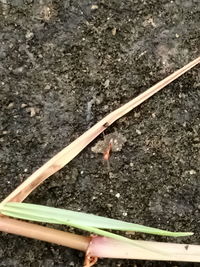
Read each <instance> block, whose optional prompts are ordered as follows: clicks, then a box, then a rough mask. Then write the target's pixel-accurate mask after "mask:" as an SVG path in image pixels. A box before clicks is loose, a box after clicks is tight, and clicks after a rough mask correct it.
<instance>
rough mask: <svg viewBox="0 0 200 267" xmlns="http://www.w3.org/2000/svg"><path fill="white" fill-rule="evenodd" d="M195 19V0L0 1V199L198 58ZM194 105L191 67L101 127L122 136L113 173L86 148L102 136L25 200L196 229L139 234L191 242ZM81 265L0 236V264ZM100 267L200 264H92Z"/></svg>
mask: <svg viewBox="0 0 200 267" xmlns="http://www.w3.org/2000/svg"><path fill="white" fill-rule="evenodd" d="M199 16H200V2H199V0H175V1H165V0H149V1H143V0H142V1H138V0H132V1H130V0H128V1H125V0H124V1H119V0H110V1H109V0H108V1H103V0H101V1H88V0H83V1H73V0H71V1H69V0H66V1H64V0H62V1H45V0H44V1H32V0H27V1H25V0H13V1H9V0H1V1H0V75H1V82H0V103H1V109H0V130H1V135H0V145H1V152H0V162H1V163H0V164H1V168H0V172H1V178H0V186H1V199H3V198H4V197H6V196H7V195H8V194H9V193H10V192H11V191H12V190H13V189H14V188H15V187H16V186H17V185H19V184H20V183H21V182H22V181H23V180H25V179H26V177H28V175H30V174H31V173H32V172H33V171H34V170H36V169H37V168H38V167H40V166H41V165H42V164H43V163H44V162H46V161H47V160H48V159H50V157H51V156H53V155H54V154H56V153H57V152H58V151H59V150H60V149H62V148H63V147H64V146H66V145H67V144H69V143H70V142H71V141H72V140H74V139H75V138H77V137H78V136H79V135H80V134H81V133H83V132H84V131H86V130H87V129H88V128H89V127H90V126H91V125H93V124H94V123H95V122H97V121H98V120H99V119H101V118H102V117H103V116H104V115H106V114H108V113H109V112H110V111H112V110H114V109H115V108H117V107H119V106H120V105H121V104H123V103H126V102H127V101H128V100H130V99H131V98H133V97H135V96H137V95H138V94H139V93H141V92H143V91H144V90H145V89H147V88H148V87H150V86H151V85H153V84H155V83H156V82H158V81H159V80H161V79H163V78H164V77H166V76H167V75H168V74H170V73H172V72H173V71H174V70H176V69H177V68H179V67H181V66H183V65H185V64H186V63H188V62H189V61H190V60H192V59H194V58H195V57H197V56H198V55H199V42H200V35H199ZM199 102H200V72H199V67H198V66H197V67H196V68H194V69H193V70H191V71H189V72H188V73H187V74H185V75H184V76H182V77H181V78H179V79H178V80H177V81H175V82H173V83H172V84H170V85H169V86H168V87H167V88H165V89H164V90H162V91H161V92H159V93H158V94H156V95H155V96H154V97H152V98H151V99H150V100H148V101H147V102H146V103H144V104H142V105H141V106H140V107H138V108H136V109H135V110H134V111H132V112H130V113H129V114H128V115H127V116H125V117H123V118H122V119H120V120H119V121H118V122H116V123H115V124H114V125H113V126H111V127H110V128H108V129H107V130H106V131H105V134H108V133H112V132H117V133H120V134H122V135H123V136H124V137H125V138H126V140H127V141H126V143H125V144H124V146H123V148H122V150H121V151H119V152H115V153H113V154H112V155H111V158H110V169H109V170H108V168H107V165H106V164H104V163H103V162H102V155H101V154H95V153H93V152H92V151H91V147H92V146H94V145H95V144H96V142H97V141H99V140H102V139H103V135H101V136H99V137H98V138H97V139H96V140H95V141H94V142H93V143H92V144H91V145H89V146H88V147H87V148H86V149H85V150H84V151H83V152H82V153H81V154H80V155H79V156H77V157H76V158H75V159H74V160H73V161H72V162H71V163H70V164H68V165H67V166H66V167H65V168H64V169H62V170H61V171H60V172H58V173H56V174H55V175H53V177H51V178H49V179H48V180H47V181H46V182H45V183H44V184H43V185H42V186H40V187H39V188H38V189H37V190H35V191H34V192H33V193H32V194H31V195H30V196H29V197H28V199H26V201H27V202H32V203H38V204H44V205H49V206H55V207H62V208H67V209H72V210H78V211H84V212H90V213H94V214H98V215H103V216H108V217H113V218H118V219H123V220H127V221H131V222H135V223H140V224H144V225H148V226H154V227H159V228H163V229H168V230H172V231H194V232H195V235H194V236H192V237H188V238H179V239H170V238H164V237H153V236H148V235H138V236H137V237H139V238H142V239H146V240H158V241H172V242H188V243H192V244H198V243H199V238H200V234H199V227H200V223H199V217H200V180H199V166H200V150H199V148H200V135H199V134H200V107H199ZM58 228H59V227H58ZM62 229H66V228H65V227H64V228H63V227H62ZM76 232H79V233H82V232H80V231H76ZM83 258H84V255H83V253H81V252H78V251H75V250H71V249H68V248H64V247H60V246H57V245H53V244H48V243H45V242H40V241H37V240H31V239H26V238H23V237H18V236H12V235H9V234H6V233H2V234H1V242H0V266H18V267H22V266H31V267H32V266H48V267H49V266H56V267H58V266H59V267H61V266H82V263H83ZM96 266H135V267H136V266H137V267H139V266H146V267H147V266H155V267H158V266H162V267H164V266H171V267H172V266H199V265H198V264H192V263H190V264H189V263H178V262H176V263H170V262H167V263H166V262H151V261H133V260H110V259H100V260H99V261H98V263H97V264H96Z"/></svg>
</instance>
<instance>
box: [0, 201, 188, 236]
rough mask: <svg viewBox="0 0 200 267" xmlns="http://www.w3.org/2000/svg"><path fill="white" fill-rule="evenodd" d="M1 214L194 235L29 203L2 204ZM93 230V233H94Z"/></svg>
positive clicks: (171, 234) (70, 224) (102, 226)
mask: <svg viewBox="0 0 200 267" xmlns="http://www.w3.org/2000/svg"><path fill="white" fill-rule="evenodd" d="M0 212H1V213H2V214H4V215H7V216H11V217H15V218H20V219H25V220H31V221H38V222H46V223H55V224H65V225H68V226H74V227H77V228H80V229H83V228H84V227H87V229H89V228H91V229H93V228H95V229H97V228H101V229H110V230H119V231H133V232H142V233H146V234H154V235H164V236H172V237H180V236H188V235H192V233H188V232H186V233H184V232H170V231H165V230H161V229H157V228H153V227H147V226H143V225H139V224H133V223H128V222H124V221H120V220H115V219H110V218H106V217H102V216H96V215H93V214H87V213H83V212H76V211H71V210H65V209H59V208H53V207H47V206H42V205H35V204H28V203H15V202H13V203H12V202H10V203H6V204H1V205H0ZM80 222H81V223H80ZM84 229H85V228H84ZM84 229H83V230H84ZM93 230H94V229H93ZM93 230H92V232H94V231H93ZM95 233H97V232H95ZM97 234H98V233H97ZM108 237H110V236H108Z"/></svg>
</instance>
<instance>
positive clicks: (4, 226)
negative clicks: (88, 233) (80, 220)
mask: <svg viewBox="0 0 200 267" xmlns="http://www.w3.org/2000/svg"><path fill="white" fill-rule="evenodd" d="M0 231H3V232H7V233H10V234H15V235H21V236H25V237H29V238H34V239H38V240H42V241H46V242H50V243H55V244H58V245H62V246H65V247H70V248H74V249H77V250H81V251H86V250H87V248H88V245H89V242H90V237H85V236H81V235H76V234H71V233H67V232H63V231H59V230H55V229H52V228H48V227H44V226H41V225H37V224H34V223H28V222H24V221H20V220H15V219H11V218H8V217H5V216H0Z"/></svg>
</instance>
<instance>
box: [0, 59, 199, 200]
mask: <svg viewBox="0 0 200 267" xmlns="http://www.w3.org/2000/svg"><path fill="white" fill-rule="evenodd" d="M199 62H200V57H198V58H197V59H195V60H194V61H192V62H190V63H189V64H187V65H186V66H184V67H183V68H181V69H179V70H177V71H175V72H174V73H173V74H171V75H169V76H168V77H167V78H165V79H164V80H162V81H160V82H159V83H157V84H156V85H154V86H152V87H151V88H149V89H148V90H146V91H145V92H144V93H142V94H140V95H139V96H137V97H136V98H134V99H133V100H131V101H130V102H128V103H127V104H125V105H123V106H122V107H120V108H118V109H116V110H115V111H113V112H111V113H110V114H109V115H107V116H106V117H105V118H103V119H102V120H101V121H99V122H98V123H97V124H95V125H94V126H93V127H92V128H90V129H89V130H88V131H86V132H85V133H84V134H82V135H81V136H80V137H79V138H77V139H76V140H75V141H73V142H72V143H71V144H70V145H68V146H67V147H66V148H64V149H63V150H62V151H60V152H59V153H58V154H57V155H55V156H54V157H53V158H51V159H50V160H49V161H48V162H47V163H45V164H44V165H43V166H42V167H41V168H39V169H38V170H37V171H36V172H34V173H33V174H32V175H31V176H30V177H28V178H27V179H26V180H25V181H24V182H23V183H22V184H21V185H20V186H18V187H17V188H16V189H15V190H14V191H13V192H12V193H11V194H10V195H9V196H8V197H6V199H4V201H3V203H5V202H9V201H15V202H21V201H23V200H24V199H25V198H26V197H27V196H28V195H29V194H30V193H31V192H32V191H33V190H34V189H35V188H36V187H37V186H38V185H39V184H41V183H42V182H43V181H44V180H45V179H47V178H48V177H49V176H51V175H52V174H54V173H55V172H57V171H58V170H60V169H61V168H63V167H64V166H65V165H66V164H67V163H68V162H69V161H71V160H72V159H73V158H74V157H76V156H77V155H78V154H79V153H80V152H81V151H82V150H83V149H84V148H85V147H86V146H87V145H88V144H89V143H90V142H91V141H92V140H94V139H95V138H96V137H97V136H98V135H99V134H100V133H101V132H103V131H104V130H105V128H106V127H108V126H110V125H111V124H112V123H113V122H114V121H116V120H117V119H119V118H120V117H122V116H123V115H125V114H126V113H128V112H129V111H131V110H132V109H133V108H135V107H137V106H138V105H140V104H141V103H143V102H144V101H145V100H147V99H148V98H150V97H151V96H152V95H154V94H155V93H157V92H158V91H159V90H161V89H162V88H163V87H165V86H166V85H168V84H169V83H171V82H172V81H173V80H175V79H177V78H178V77H179V76H181V75H182V74H184V73H185V72H187V71H188V70H189V69H191V68H192V67H194V66H195V65H197V64H198V63H199Z"/></svg>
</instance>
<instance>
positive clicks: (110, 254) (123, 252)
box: [87, 236, 200, 262]
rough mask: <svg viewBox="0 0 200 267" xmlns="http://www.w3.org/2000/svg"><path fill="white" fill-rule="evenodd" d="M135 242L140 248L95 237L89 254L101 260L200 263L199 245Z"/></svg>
mask: <svg viewBox="0 0 200 267" xmlns="http://www.w3.org/2000/svg"><path fill="white" fill-rule="evenodd" d="M135 242H136V243H137V244H138V246H133V245H131V244H129V243H126V242H121V241H118V240H114V239H110V238H107V237H101V236H97V237H93V239H92V242H90V245H89V247H88V250H87V252H88V253H90V254H91V255H93V256H96V257H101V258H120V259H137V260H161V261H186V262H200V246H198V245H186V244H175V243H164V242H152V241H141V240H135ZM147 248H149V250H148V249H147ZM158 251H159V252H158Z"/></svg>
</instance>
